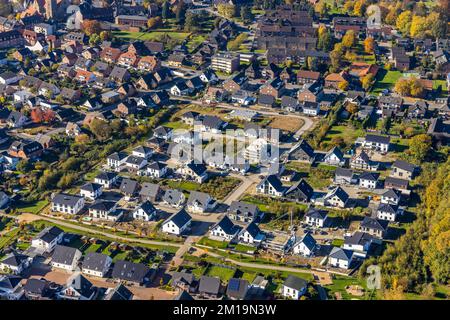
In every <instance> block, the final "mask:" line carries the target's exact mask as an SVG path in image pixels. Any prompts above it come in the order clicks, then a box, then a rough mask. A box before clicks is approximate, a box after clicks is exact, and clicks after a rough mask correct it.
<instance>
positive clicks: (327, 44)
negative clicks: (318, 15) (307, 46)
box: [317, 25, 333, 51]
mask: <svg viewBox="0 0 450 320" xmlns="http://www.w3.org/2000/svg"><path fill="white" fill-rule="evenodd" d="M332 40H333V38H332V36H331V32H330V30H328V29H327V27H326V26H325V25H320V27H319V29H318V39H317V48H318V49H320V50H323V51H329V50H331V45H332Z"/></svg>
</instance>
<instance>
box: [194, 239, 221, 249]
mask: <svg viewBox="0 0 450 320" xmlns="http://www.w3.org/2000/svg"><path fill="white" fill-rule="evenodd" d="M198 244H200V245H204V246H208V247H212V248H218V249H226V247H227V246H228V242H225V241H218V240H213V239H210V238H208V237H203V238H201V239H200V241H199V242H198Z"/></svg>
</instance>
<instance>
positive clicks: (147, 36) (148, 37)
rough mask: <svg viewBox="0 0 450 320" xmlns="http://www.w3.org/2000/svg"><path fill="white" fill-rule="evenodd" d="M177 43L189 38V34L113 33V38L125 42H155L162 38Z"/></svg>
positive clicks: (152, 32)
mask: <svg viewBox="0 0 450 320" xmlns="http://www.w3.org/2000/svg"><path fill="white" fill-rule="evenodd" d="M166 35H167V36H169V37H170V38H172V39H174V40H178V41H183V40H184V39H186V38H187V37H188V36H189V32H175V31H169V32H166V31H151V32H129V31H114V32H113V36H115V37H117V38H120V39H125V40H142V41H155V40H160V39H161V38H162V37H164V36H166Z"/></svg>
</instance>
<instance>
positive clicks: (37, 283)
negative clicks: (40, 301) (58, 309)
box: [23, 279, 48, 296]
mask: <svg viewBox="0 0 450 320" xmlns="http://www.w3.org/2000/svg"><path fill="white" fill-rule="evenodd" d="M47 288H48V282H47V280H45V279H28V280H27V282H26V283H25V285H24V286H23V289H24V291H25V292H26V293H32V294H37V295H41V296H42V295H43V294H44V293H45V290H46V289H47Z"/></svg>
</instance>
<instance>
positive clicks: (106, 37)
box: [100, 31, 111, 41]
mask: <svg viewBox="0 0 450 320" xmlns="http://www.w3.org/2000/svg"><path fill="white" fill-rule="evenodd" d="M110 39H111V32H109V31H102V32H100V40H101V41H108V40H110Z"/></svg>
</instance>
